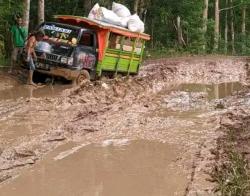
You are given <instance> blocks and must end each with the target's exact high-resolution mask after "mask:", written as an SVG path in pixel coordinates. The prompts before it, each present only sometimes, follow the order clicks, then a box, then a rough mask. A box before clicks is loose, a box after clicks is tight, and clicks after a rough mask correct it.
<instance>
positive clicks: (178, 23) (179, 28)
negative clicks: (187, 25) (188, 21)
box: [177, 16, 186, 46]
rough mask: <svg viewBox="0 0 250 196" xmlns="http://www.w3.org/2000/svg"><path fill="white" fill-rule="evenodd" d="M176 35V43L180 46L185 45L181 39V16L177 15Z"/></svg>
mask: <svg viewBox="0 0 250 196" xmlns="http://www.w3.org/2000/svg"><path fill="white" fill-rule="evenodd" d="M177 35H178V43H179V45H180V46H183V45H184V46H185V45H186V43H185V41H184V39H183V35H182V28H181V17H180V16H178V17H177Z"/></svg>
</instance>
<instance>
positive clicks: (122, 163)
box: [0, 57, 250, 196]
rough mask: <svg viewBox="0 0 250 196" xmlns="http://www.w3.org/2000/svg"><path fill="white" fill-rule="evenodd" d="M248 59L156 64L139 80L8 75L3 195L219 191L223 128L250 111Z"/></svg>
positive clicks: (2, 130) (158, 195)
mask: <svg viewBox="0 0 250 196" xmlns="http://www.w3.org/2000/svg"><path fill="white" fill-rule="evenodd" d="M247 63H248V59H247V58H244V57H186V58H184V57H183V58H170V59H159V60H148V61H146V62H145V65H144V67H143V68H142V70H141V72H140V74H139V75H138V76H136V77H133V78H131V77H130V78H127V77H125V78H120V79H115V80H102V81H95V82H88V83H85V84H83V85H82V86H80V87H71V86H63V85H58V86H46V87H44V88H39V89H33V88H30V87H27V86H25V85H23V83H22V82H21V81H20V80H18V79H15V78H12V77H9V76H7V75H6V74H5V73H3V72H1V73H0V77H1V84H0V121H1V123H0V195H4V196H8V195H10V196H12V195H25V196H29V195H38V196H40V195H53V196H54V195H55V196H57V195H58V196H59V195H60V196H64V195H65V196H66V195H86V196H92V195H102V196H112V195H114V196H115V195H136V196H140V195H141V196H147V195H148V196H154V195H155V196H163V195H197V194H198V195H215V193H214V190H215V187H216V183H214V182H213V181H212V180H209V179H210V178H211V177H210V173H211V171H212V169H213V165H214V164H216V162H218V159H216V157H215V153H214V149H216V147H217V146H218V140H219V139H220V138H221V137H222V136H223V134H225V133H224V131H223V129H222V127H223V126H226V125H228V124H230V125H231V126H236V125H238V124H239V122H240V121H241V119H239V118H236V117H235V118H229V117H232V115H236V116H238V114H240V113H241V112H242V111H243V110H244V118H243V119H244V120H246V119H247V117H248V116H250V111H248V110H247V107H249V105H250V102H249V101H248V100H249V99H248V96H249V92H250V91H249V92H248V81H249V75H250V74H249V73H250V72H249V71H248V69H249V68H248V66H247ZM230 112H231V113H230ZM229 113H230V114H231V115H229ZM237 123H238V124H237ZM235 124H236V125H235ZM241 124H244V122H243V121H242V122H241Z"/></svg>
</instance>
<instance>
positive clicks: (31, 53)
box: [25, 30, 45, 86]
mask: <svg viewBox="0 0 250 196" xmlns="http://www.w3.org/2000/svg"><path fill="white" fill-rule="evenodd" d="M44 36H45V33H44V32H43V31H42V30H39V31H37V32H35V33H33V34H31V35H30V36H29V38H28V41H27V44H26V46H25V51H26V54H27V58H26V62H27V63H28V67H29V75H28V81H27V84H28V85H33V86H36V84H35V83H34V82H33V73H34V71H35V69H36V66H35V63H34V61H37V56H36V52H35V47H36V44H37V42H39V41H42V40H43V38H44Z"/></svg>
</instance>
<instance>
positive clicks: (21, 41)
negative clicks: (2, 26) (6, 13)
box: [9, 17, 28, 72]
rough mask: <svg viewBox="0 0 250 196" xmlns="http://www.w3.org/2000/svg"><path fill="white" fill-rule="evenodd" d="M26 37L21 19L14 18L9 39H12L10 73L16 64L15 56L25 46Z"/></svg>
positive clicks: (25, 30) (26, 31) (26, 33)
mask: <svg viewBox="0 0 250 196" xmlns="http://www.w3.org/2000/svg"><path fill="white" fill-rule="evenodd" d="M27 36H28V30H27V29H26V28H25V27H24V26H23V20H22V18H20V17H19V18H16V24H15V25H13V26H12V27H11V38H12V46H13V50H12V54H11V66H10V70H9V71H10V72H12V69H13V67H14V66H15V64H16V61H17V56H18V54H19V53H20V52H22V49H23V47H24V45H25V41H26V39H27Z"/></svg>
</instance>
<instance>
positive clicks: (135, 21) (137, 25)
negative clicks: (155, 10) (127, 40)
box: [128, 14, 145, 33]
mask: <svg viewBox="0 0 250 196" xmlns="http://www.w3.org/2000/svg"><path fill="white" fill-rule="evenodd" d="M128 29H129V30H130V31H133V32H140V33H143V32H144V30H145V27H144V23H143V22H142V21H141V19H140V17H139V16H138V15H137V14H134V15H132V16H130V18H129V21H128Z"/></svg>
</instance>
